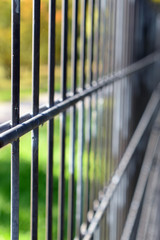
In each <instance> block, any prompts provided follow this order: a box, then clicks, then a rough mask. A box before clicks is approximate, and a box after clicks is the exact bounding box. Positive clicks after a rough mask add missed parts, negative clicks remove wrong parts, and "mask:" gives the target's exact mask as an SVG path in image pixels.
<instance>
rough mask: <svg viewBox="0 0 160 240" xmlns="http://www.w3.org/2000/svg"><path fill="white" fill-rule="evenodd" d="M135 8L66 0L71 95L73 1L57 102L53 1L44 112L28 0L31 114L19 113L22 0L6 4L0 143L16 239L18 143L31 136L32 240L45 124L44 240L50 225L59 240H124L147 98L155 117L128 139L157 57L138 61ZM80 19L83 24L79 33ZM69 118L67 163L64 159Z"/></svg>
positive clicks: (36, 16) (36, 33)
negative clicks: (5, 111)
mask: <svg viewBox="0 0 160 240" xmlns="http://www.w3.org/2000/svg"><path fill="white" fill-rule="evenodd" d="M138 2H139V1H127V0H124V1H120V0H108V1H103V0H89V1H87V0H83V1H78V0H73V1H72V60H71V62H72V66H71V82H72V87H71V91H70V92H68V91H67V64H68V62H67V60H68V58H67V54H68V49H67V46H68V44H67V37H68V9H69V5H68V4H69V1H68V0H63V1H62V30H61V32H62V35H61V36H62V38H61V98H60V99H55V97H54V96H55V81H57V79H55V48H56V45H55V37H56V35H55V33H56V18H55V17H56V1H55V0H50V1H49V28H48V29H49V30H48V34H49V36H48V40H49V47H48V102H47V103H46V106H43V107H42V106H40V105H39V79H40V76H39V68H40V13H41V8H40V0H33V21H32V25H33V33H32V37H33V40H32V46H33V50H32V52H33V54H32V112H31V113H28V114H26V115H24V116H22V117H20V114H19V110H20V23H21V20H20V0H12V77H11V79H12V100H11V102H12V122H11V123H8V122H7V123H4V124H2V125H1V127H0V132H1V133H0V147H1V148H2V147H4V146H5V145H7V144H9V143H11V144H12V152H11V156H12V157H11V239H12V240H17V239H19V142H20V140H21V137H22V136H23V135H25V134H26V133H28V132H30V131H31V132H32V140H31V141H32V157H31V203H30V209H31V217H30V226H31V227H30V234H31V239H34V240H35V239H38V172H39V170H38V161H39V160H38V159H39V127H40V125H43V124H44V123H46V122H47V123H48V159H47V170H46V239H52V238H53V228H54V225H56V226H58V233H57V236H56V237H55V238H57V239H59V240H62V239H76V238H77V239H82V238H84V239H91V238H94V239H120V237H121V234H122V231H123V228H124V224H125V220H126V217H127V213H128V210H129V206H130V203H131V199H132V195H133V192H134V189H135V185H136V181H137V177H138V174H139V171H140V167H141V164H142V159H143V154H144V149H145V146H146V143H147V136H148V135H147V134H148V130H147V129H148V125H149V123H150V120H151V118H152V116H153V115H154V114H153V113H154V112H155V111H156V109H157V106H158V104H159V100H157V101H156V102H154V103H153V101H152V106H151V105H149V106H150V107H149V109H150V108H152V112H150V110H146V113H145V114H146V115H144V116H145V117H144V119H147V120H144V119H142V120H141V122H140V124H139V126H138V128H137V130H136V132H135V134H134V137H133V138H132V136H133V133H134V131H135V129H136V127H137V123H138V121H139V118H140V116H141V115H142V113H143V111H144V109H145V106H146V102H147V101H148V98H149V96H148V98H147V100H146V102H145V104H141V103H140V102H138V100H140V98H139V99H138V100H137V91H138V89H139V87H137V86H138V85H139V83H140V81H141V79H140V77H139V75H138V74H139V73H142V71H143V73H147V70H148V69H150V71H151V72H153V68H154V66H155V65H156V64H158V63H159V52H154V53H152V54H151V55H148V56H146V57H145V58H143V59H141V60H139V61H137V62H134V60H135V59H134V58H135V54H134V50H135V44H136V40H135V32H136V29H137V28H136V27H137V26H139V25H136V24H137V23H136V21H138V20H137V19H139V21H140V18H141V11H139V12H138V11H135V10H136V9H137V8H138V9H139V8H140V7H139V5H138ZM80 3H81V6H80ZM137 6H138V7H137ZM78 18H80V19H81V24H80V25H81V31H80V33H79V30H78V26H79V25H78ZM87 24H88V25H89V27H88V29H89V30H88V29H87ZM79 42H80V44H81V47H80V60H79V54H78V44H79ZM78 61H79V62H80V73H81V74H80V79H79V78H78V74H77V64H78V63H79V62H78ZM158 66H159V65H158ZM141 76H142V75H141ZM144 76H145V74H144ZM136 100H137V102H138V105H136V104H137V102H136ZM147 109H148V108H147ZM57 115H59V116H60V139H61V140H60V157H59V159H57V160H56V161H57V162H58V164H59V166H60V172H59V190H58V195H59V197H58V199H59V200H58V225H57V224H56V223H55V222H54V221H53V217H52V215H53V214H54V213H53V211H54V209H55V206H54V201H53V198H54V181H53V177H54V176H53V175H54V172H53V169H54V161H55V159H54V151H55V150H56V147H57V144H58V143H57V142H54V134H55V128H54V125H55V124H54V118H55V117H56V116H57ZM67 119H69V120H67ZM68 121H69V122H70V134H69V135H70V144H69V149H70V154H69V157H67V156H66V148H67V142H66V138H67V137H66V135H67V130H66V128H67V124H68ZM131 139H132V140H131ZM130 140H131V142H130ZM142 140H143V141H142ZM129 142H130V145H129ZM142 142H143V144H142ZM137 149H138V150H137ZM66 162H67V163H66ZM66 164H67V168H66ZM66 172H67V174H68V175H67V176H66ZM67 185H68V186H67ZM117 186H118V187H117ZM67 187H68V190H67ZM115 189H116V190H115ZM66 191H67V194H66ZM66 202H67V203H68V206H67V207H66ZM66 211H67V215H66V213H65V212H66ZM66 228H67V233H66ZM39 237H40V236H39Z"/></svg>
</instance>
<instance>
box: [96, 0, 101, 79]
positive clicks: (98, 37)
mask: <svg viewBox="0 0 160 240" xmlns="http://www.w3.org/2000/svg"><path fill="white" fill-rule="evenodd" d="M100 14H101V0H98V29H97V39H96V47H97V66H96V81H98V78H99V49H100V27H101V16H100Z"/></svg>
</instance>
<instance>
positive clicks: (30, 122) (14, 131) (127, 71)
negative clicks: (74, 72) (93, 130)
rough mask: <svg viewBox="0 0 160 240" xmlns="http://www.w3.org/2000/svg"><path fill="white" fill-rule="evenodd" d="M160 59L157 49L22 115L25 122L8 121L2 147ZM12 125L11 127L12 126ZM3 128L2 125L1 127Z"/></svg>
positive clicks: (0, 140)
mask: <svg viewBox="0 0 160 240" xmlns="http://www.w3.org/2000/svg"><path fill="white" fill-rule="evenodd" d="M158 60H160V52H159V51H157V52H155V53H152V54H150V55H148V56H147V57H145V58H143V59H141V60H139V61H137V62H135V63H133V64H131V65H130V66H128V67H126V68H124V69H122V70H120V71H118V72H116V73H114V74H112V75H111V76H108V75H107V76H104V77H102V78H100V79H99V81H98V82H92V86H90V87H88V88H86V89H84V90H81V91H80V92H78V93H76V94H75V95H72V96H70V97H68V98H66V99H65V100H61V101H58V102H57V104H56V103H55V104H54V106H52V107H49V108H47V107H46V108H47V109H46V108H43V109H44V111H43V110H42V111H41V113H39V114H37V115H35V116H32V115H31V114H27V115H26V118H29V119H26V118H25V116H22V118H21V119H25V121H24V122H22V123H19V124H17V125H16V126H14V127H12V126H11V125H10V124H9V123H8V122H7V123H6V129H7V128H9V129H7V130H6V131H4V132H3V133H1V134H0V148H2V147H4V146H5V145H7V144H9V143H12V142H13V141H15V140H17V139H18V138H20V137H21V136H23V135H24V134H26V133H27V132H29V131H31V130H33V129H35V128H36V127H38V126H40V125H42V124H44V123H45V122H46V121H48V120H50V119H52V118H53V117H55V116H56V115H58V114H59V113H61V112H64V111H65V110H66V109H67V108H69V107H70V106H73V105H75V104H76V103H77V102H79V101H81V100H84V99H85V98H86V97H87V96H91V95H92V94H93V93H95V92H97V91H98V90H99V89H101V88H103V87H106V86H107V85H110V84H112V83H114V82H116V81H118V80H120V79H122V78H124V77H127V76H128V75H131V74H133V73H136V72H137V71H139V70H141V69H143V68H145V67H147V66H149V65H151V64H153V63H155V62H157V61H158ZM10 127H11V128H10ZM2 128H3V129H4V128H5V124H3V126H2ZM0 129H1V127H0Z"/></svg>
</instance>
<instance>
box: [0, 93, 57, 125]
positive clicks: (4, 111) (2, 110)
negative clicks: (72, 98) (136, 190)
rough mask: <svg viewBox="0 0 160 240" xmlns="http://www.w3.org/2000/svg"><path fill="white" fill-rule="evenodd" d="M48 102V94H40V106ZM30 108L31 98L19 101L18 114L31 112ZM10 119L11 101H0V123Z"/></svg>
mask: <svg viewBox="0 0 160 240" xmlns="http://www.w3.org/2000/svg"><path fill="white" fill-rule="evenodd" d="M59 98H60V94H59V93H56V94H55V99H59ZM47 103H48V96H47V94H41V95H40V106H42V105H47ZM31 109H32V103H31V100H26V101H23V102H21V104H20V116H23V115H24V114H26V113H29V112H31ZM9 120H11V103H10V102H5V103H0V124H2V123H4V122H6V121H9Z"/></svg>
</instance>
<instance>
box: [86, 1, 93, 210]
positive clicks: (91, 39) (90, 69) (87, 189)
mask: <svg viewBox="0 0 160 240" xmlns="http://www.w3.org/2000/svg"><path fill="white" fill-rule="evenodd" d="M94 7H95V0H90V16H91V36H90V48H89V83H90V86H91V85H92V80H93V79H92V77H93V70H92V63H93V44H94ZM91 103H92V96H90V97H89V113H88V114H89V118H88V121H89V124H88V125H89V127H88V137H89V138H88V149H87V154H88V159H87V161H88V163H87V188H86V191H87V212H88V211H89V208H90V197H91V196H90V195H91V192H90V188H91V186H90V184H91V183H90V152H91V131H92V129H91V121H92V118H91V117H92V106H91Z"/></svg>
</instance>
